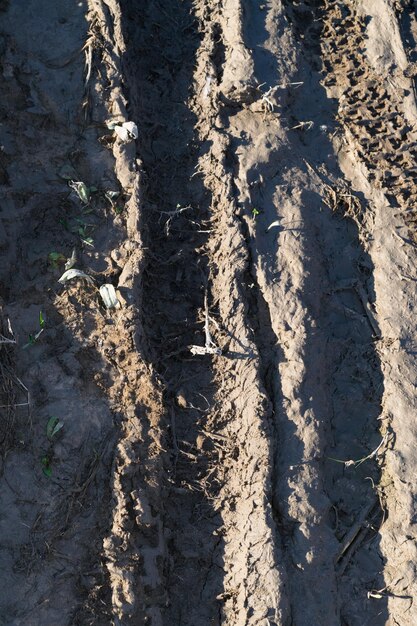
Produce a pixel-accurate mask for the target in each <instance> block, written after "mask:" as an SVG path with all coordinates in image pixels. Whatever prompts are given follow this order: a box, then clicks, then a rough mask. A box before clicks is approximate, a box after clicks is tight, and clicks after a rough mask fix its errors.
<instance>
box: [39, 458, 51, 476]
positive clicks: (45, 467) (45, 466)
mask: <svg viewBox="0 0 417 626" xmlns="http://www.w3.org/2000/svg"><path fill="white" fill-rule="evenodd" d="M51 465H52V457H51V455H50V454H44V455H43V457H42V458H41V466H42V471H43V473H44V474H45V476H47V477H48V478H50V477H51V476H52V467H51Z"/></svg>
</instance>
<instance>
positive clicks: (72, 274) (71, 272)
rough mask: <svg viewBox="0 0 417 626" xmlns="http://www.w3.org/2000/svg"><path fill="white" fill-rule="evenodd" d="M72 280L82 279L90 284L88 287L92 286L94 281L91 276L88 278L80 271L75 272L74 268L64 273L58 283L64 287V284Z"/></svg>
mask: <svg viewBox="0 0 417 626" xmlns="http://www.w3.org/2000/svg"><path fill="white" fill-rule="evenodd" d="M73 278H83V279H84V280H86V281H87V282H88V283H90V285H94V280H93V279H92V278H91V276H89V275H88V274H86V273H85V272H82V271H81V270H76V269H74V268H73V269H70V270H67V271H66V272H64V273H63V274H62V276H61V278H60V279H59V280H58V282H59V283H61V285H65V283H66V282H68V281H69V280H72V279H73Z"/></svg>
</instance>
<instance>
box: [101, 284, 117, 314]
mask: <svg viewBox="0 0 417 626" xmlns="http://www.w3.org/2000/svg"><path fill="white" fill-rule="evenodd" d="M100 295H101V297H102V300H103V302H104V304H105V306H106V308H107V309H119V308H120V302H119V301H118V299H117V296H116V291H115V289H114V287H113V285H111V284H110V283H106V284H105V285H101V287H100Z"/></svg>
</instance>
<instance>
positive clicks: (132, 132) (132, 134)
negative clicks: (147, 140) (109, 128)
mask: <svg viewBox="0 0 417 626" xmlns="http://www.w3.org/2000/svg"><path fill="white" fill-rule="evenodd" d="M113 130H114V132H115V133H116V135H117V136H118V137H119V139H120V140H121V141H123V142H126V143H127V142H129V141H133V140H134V139H137V138H138V137H139V132H138V127H137V126H136V124H135V122H123V124H121V125H119V124H116V125H115V126H114V128H113Z"/></svg>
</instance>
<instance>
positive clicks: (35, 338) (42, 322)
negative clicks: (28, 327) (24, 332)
mask: <svg viewBox="0 0 417 626" xmlns="http://www.w3.org/2000/svg"><path fill="white" fill-rule="evenodd" d="M44 330H45V318H44V316H43V313H42V311H39V330H38V331H37V332H36V333H34V334H33V335H32V334H30V335H29V341H28V342H27V343H25V345H24V346H23V350H25V349H26V348H29V346H34V345H35V343H36V342H37V341H38V339H39V337H40V336H41V335H42V333H43V331H44Z"/></svg>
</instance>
